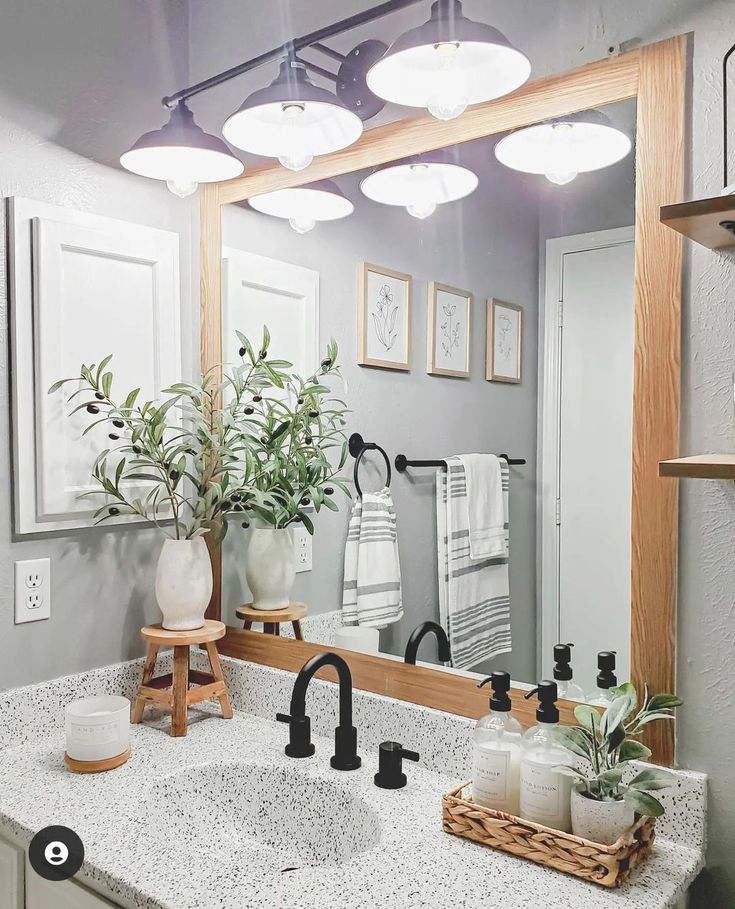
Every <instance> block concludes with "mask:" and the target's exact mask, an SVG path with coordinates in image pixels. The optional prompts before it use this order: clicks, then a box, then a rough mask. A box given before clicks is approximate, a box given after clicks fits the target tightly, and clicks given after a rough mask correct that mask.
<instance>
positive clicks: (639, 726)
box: [555, 682, 682, 845]
mask: <svg viewBox="0 0 735 909" xmlns="http://www.w3.org/2000/svg"><path fill="white" fill-rule="evenodd" d="M610 693H611V695H612V702H611V703H610V706H609V707H608V708H607V710H606V711H605V712H604V713H603V714H602V715H600V713H599V712H598V710H597V709H596V708H595V707H593V706H591V705H589V704H579V705H578V706H577V707H576V708H575V710H574V715H575V717H576V719H577V721H578V722H579V724H580V725H579V726H560V727H559V728H558V729H557V730H556V731H555V735H556V738H557V741H558V742H559V743H560V744H562V745H563V746H564V747H565V748H566V749H567V750H568V751H570V752H571V753H572V754H574V755H575V756H576V757H577V758H579V759H580V761H579V762H575V764H574V765H570V766H564V767H558V768H557V770H559V772H561V773H564V774H567V775H568V776H571V777H572V778H573V779H574V781H575V782H574V786H573V787H572V796H571V798H572V803H571V809H572V832H573V833H574V834H575V835H576V836H581V837H583V838H584V839H588V840H592V841H593V842H596V843H604V844H606V845H611V844H612V843H614V842H616V840H617V839H618V838H619V837H620V835H621V834H622V833H623V832H624V831H625V830H626V829H627V828H628V827H630V826H631V825H632V824H633V823H634V821H635V815H636V813H637V814H639V815H645V816H648V817H660V816H661V815H662V814H663V813H664V807H663V805H662V804H661V802H659V801H658V799H657V798H655V796H653V795H652V794H651V793H652V792H655V791H657V790H659V789H665V788H666V787H668V786H670V785H671V784H672V782H673V781H674V779H675V777H674V776H673V774H671V773H669V772H667V771H666V770H663V769H662V768H660V767H655V766H651V767H647V768H646V769H644V770H641V771H640V773H638V774H637V775H635V776H633V777H632V779H630V780H629V781H628V782H623V775H624V773H625V771H626V769H627V766H628V764H629V762H630V761H645V760H647V759H648V758H649V757H650V756H651V751H650V750H649V749H648V748H647V747H646V746H645V745H644V744H643V743H642V742H639V741H638V737H639V736H640V735H641V734H642V733H643V731H644V730H645V728H646V727H647V726H648V725H649V724H650V723H653V722H657V721H658V720H671V719H672V718H673V715H674V713H673V712H674V709H675V708H676V707H679V706H681V704H682V701H681V700H680V699H679V698H678V697H676V696H675V695H673V694H656V695H653V696H649V694H648V690H647V689H646V692H645V695H644V698H643V704H642V706H641V707H640V709H638V693H637V691H636V689H635V687H634V686H633V685H632V684H630V683H629V682H628V683H626V684H625V685H621V686H620V687H618V688H613V689H611V691H610Z"/></svg>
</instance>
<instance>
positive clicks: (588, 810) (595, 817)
mask: <svg viewBox="0 0 735 909" xmlns="http://www.w3.org/2000/svg"><path fill="white" fill-rule="evenodd" d="M634 822H635V812H634V811H633V809H632V808H631V807H630V806H629V805H628V803H627V802H624V801H623V800H622V799H621V800H620V801H617V802H615V801H612V800H611V801H605V802H596V801H595V800H594V799H588V798H587V797H586V796H584V795H582V793H581V792H580V791H579V790H578V789H572V833H573V834H574V835H575V836H581V837H583V838H584V839H586V840H592V842H593V843H603V844H604V845H605V846H611V845H612V844H613V843H615V842H617V841H618V839H619V838H620V836H621V835H622V834H623V833H625V831H626V830H627V829H628V828H629V827H632V825H633V823H634Z"/></svg>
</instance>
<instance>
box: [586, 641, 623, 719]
mask: <svg viewBox="0 0 735 909" xmlns="http://www.w3.org/2000/svg"><path fill="white" fill-rule="evenodd" d="M597 669H598V673H597V690H596V691H595V693H594V694H593V695H591V696H590V697H589V698H588V700H587V703H588V704H592V705H593V706H595V707H605V708H607V707H609V706H610V703H611V702H612V697H611V695H610V689H611V688H615V686H616V685H617V684H618V677H617V676H616V675H615V651H614V650H601V651H600V653H598V654H597Z"/></svg>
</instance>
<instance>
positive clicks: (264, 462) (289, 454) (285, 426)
mask: <svg viewBox="0 0 735 909" xmlns="http://www.w3.org/2000/svg"><path fill="white" fill-rule="evenodd" d="M237 334H238V338H239V339H240V343H241V344H242V348H241V351H240V353H241V354H242V355H243V358H244V360H245V363H246V364H248V363H249V364H250V365H253V364H255V363H256V362H257V355H256V353H255V351H254V350H253V348H252V346H251V345H250V343H249V341H248V339H247V338H246V337H245V336H244V335H242V334H240V333H239V332H238V333H237ZM337 354H338V349H337V344H336V342H335V341H334V340H332V341H330V343H329V345H328V346H327V355H326V357H325V358H324V359H323V360H322V362H321V365H320V367H319V369H318V370H317V371H316V373H315V374H314V375H312V376H309V377H308V378H306V379H304V378H302V377H301V376H299V375H297V374H296V373H293V374H288V375H283V374H279V375H272V376H271V380H272V381H271V385H270V388H269V390H267V391H264V392H263V394H262V395H258V396H257V397H256V398H254V399H253V405H252V407H251V408H248V411H249V412H248V414H247V419H246V421H245V422H244V423H242V424H241V426H240V432H241V434H242V435H241V439H242V442H241V447H242V449H243V450H244V452H245V463H244V469H243V472H242V475H241V477H240V482H241V486H240V487H239V488H237V489H236V490H234V494H235V495H239V496H240V497H241V498H240V501H241V502H242V504H243V505H244V506H245V507H246V509H247V510H248V511H250V512H251V513H252V515H253V516H254V517H255V518H257V519H259V520H260V521H261V522H262V523H264V524H266V525H268V526H269V527H273V528H284V527H288V526H289V525H290V524H294V523H302V524H303V525H304V526H305V527H306V529H307V530H308V531H309V533H313V532H314V525H313V523H312V520H311V518H310V516H309V514H308V513H307V511H306V509H307V508H309V507H312V506H313V508H314V510H315V511H317V512H319V511H320V510H321V509H322V507H325V508H328V509H330V510H331V511H338V510H339V509H338V505H337V503H336V502H335V500H334V498H333V496H334V494H335V491H336V490H337V489H339V490H341V491H342V492H344V493H345V494H347V495H349V488H348V486H347V485H346V483H345V481H344V480H343V479H342V478H340V477H339V472H340V471H341V470H342V468H343V467H344V465H345V462H346V461H347V455H348V446H347V437H346V435H345V432H344V426H345V423H346V420H345V415H346V413H347V408H346V404H345V402H344V401H343V400H341V399H340V398H337V397H334V396H333V394H332V391H331V388H330V387H329V385H327V384H325V383H326V382H328V381H329V380H330V379H332V378H334V377H335V376H339V374H340V372H339V367H338V365H337ZM333 451H334V452H335V453H337V452H338V457H337V459H336V463H335V464H333V463H332V461H331V460H330V454H331V453H332V452H333Z"/></svg>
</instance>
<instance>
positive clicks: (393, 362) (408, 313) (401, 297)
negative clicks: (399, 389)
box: [357, 262, 413, 372]
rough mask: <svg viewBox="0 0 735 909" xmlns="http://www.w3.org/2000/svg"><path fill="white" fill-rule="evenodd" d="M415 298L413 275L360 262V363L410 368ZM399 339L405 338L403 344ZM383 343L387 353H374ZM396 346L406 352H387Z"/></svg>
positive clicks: (358, 360) (358, 332)
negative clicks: (390, 353) (379, 354)
mask: <svg viewBox="0 0 735 909" xmlns="http://www.w3.org/2000/svg"><path fill="white" fill-rule="evenodd" d="M380 285H382V286H380ZM376 295H377V297H376ZM412 298H413V278H412V277H411V275H407V274H404V273H403V272H401V271H395V270H394V269H392V268H384V267H383V266H381V265H372V264H371V263H370V262H361V263H360V265H359V267H358V292H357V362H358V364H359V365H360V366H375V367H378V368H379V369H396V370H400V371H402V372H408V371H409V370H410V368H411V337H412V318H413V310H412V305H413V302H412ZM371 317H372V318H371ZM391 342H393V343H391ZM398 342H402V343H400V346H398ZM382 347H385V348H386V353H385V354H384V355H382V356H373V355H372V354H374V353H375V351H376V350H380V348H382ZM394 347H395V351H396V353H398V352H399V351H402V352H403V355H402V356H399V357H398V358H397V359H392V358H390V357H389V356H388V353H389V352H391V351H393V350H394ZM381 353H382V351H381Z"/></svg>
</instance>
